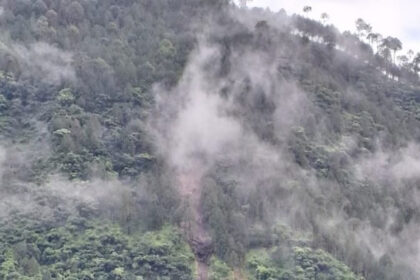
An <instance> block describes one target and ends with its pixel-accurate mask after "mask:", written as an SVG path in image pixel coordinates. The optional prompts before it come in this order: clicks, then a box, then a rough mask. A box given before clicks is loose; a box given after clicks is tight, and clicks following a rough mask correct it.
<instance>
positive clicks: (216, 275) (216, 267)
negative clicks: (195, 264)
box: [208, 256, 234, 280]
mask: <svg viewBox="0 0 420 280" xmlns="http://www.w3.org/2000/svg"><path fill="white" fill-rule="evenodd" d="M208 279H209V280H233V279H234V273H233V270H232V268H230V267H229V266H228V265H227V264H226V263H225V262H223V261H222V260H220V259H218V258H217V257H214V256H213V257H211V259H210V265H209V272H208Z"/></svg>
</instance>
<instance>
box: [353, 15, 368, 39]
mask: <svg viewBox="0 0 420 280" xmlns="http://www.w3.org/2000/svg"><path fill="white" fill-rule="evenodd" d="M356 29H357V34H358V35H359V38H361V39H362V38H363V37H366V36H368V34H369V33H371V31H372V26H371V25H370V24H368V23H366V22H365V21H364V20H363V19H361V18H359V19H357V20H356Z"/></svg>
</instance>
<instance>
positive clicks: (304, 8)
mask: <svg viewBox="0 0 420 280" xmlns="http://www.w3.org/2000/svg"><path fill="white" fill-rule="evenodd" d="M303 12H304V13H305V14H307V15H308V14H309V13H310V12H312V7H311V6H305V7H303Z"/></svg>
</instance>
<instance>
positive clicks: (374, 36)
mask: <svg viewBox="0 0 420 280" xmlns="http://www.w3.org/2000/svg"><path fill="white" fill-rule="evenodd" d="M366 38H367V39H368V40H369V43H370V44H371V45H373V44H375V48H376V52H379V44H380V42H381V41H382V35H381V34H379V33H373V32H371V33H369V34H368V35H367V37H366Z"/></svg>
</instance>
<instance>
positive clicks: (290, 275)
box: [247, 247, 364, 280]
mask: <svg viewBox="0 0 420 280" xmlns="http://www.w3.org/2000/svg"><path fill="white" fill-rule="evenodd" d="M279 250H280V248H272V249H270V250H265V249H260V250H256V251H252V252H250V253H249V254H248V255H247V268H248V272H249V273H250V279H255V280H275V279H279V280H286V279H296V280H298V279H301V280H316V279H335V280H362V279H364V278H362V277H359V276H356V275H355V274H354V273H353V272H351V270H350V269H349V268H348V267H347V266H346V265H344V264H343V263H341V262H339V261H337V260H336V259H334V258H333V257H332V256H331V255H329V254H328V253H326V252H325V251H323V250H312V249H310V248H306V247H294V248H291V250H290V251H289V252H287V254H286V255H285V254H284V253H283V254H279Z"/></svg>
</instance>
